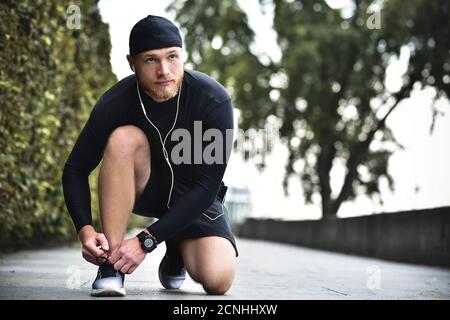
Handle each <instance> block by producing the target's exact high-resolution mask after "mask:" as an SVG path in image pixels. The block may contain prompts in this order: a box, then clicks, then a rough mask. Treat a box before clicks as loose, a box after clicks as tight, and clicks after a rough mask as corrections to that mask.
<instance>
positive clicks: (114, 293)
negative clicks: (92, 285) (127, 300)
mask: <svg viewBox="0 0 450 320" xmlns="http://www.w3.org/2000/svg"><path fill="white" fill-rule="evenodd" d="M125 295H126V292H125V288H103V289H92V291H91V296H93V297H123V296H125Z"/></svg>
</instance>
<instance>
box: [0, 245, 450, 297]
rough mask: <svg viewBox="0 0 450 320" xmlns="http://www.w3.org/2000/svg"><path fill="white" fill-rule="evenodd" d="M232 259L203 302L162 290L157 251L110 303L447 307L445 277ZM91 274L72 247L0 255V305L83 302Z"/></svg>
mask: <svg viewBox="0 0 450 320" xmlns="http://www.w3.org/2000/svg"><path fill="white" fill-rule="evenodd" d="M237 245H238V249H239V253H240V256H239V257H238V260H237V273H236V278H235V282H234V285H233V287H232V288H231V289H230V291H229V292H228V293H227V294H226V295H225V296H208V295H206V294H205V293H204V292H203V289H202V287H201V286H200V285H199V284H197V283H195V282H194V281H192V280H191V279H190V278H188V279H186V281H185V283H184V284H183V286H182V287H181V289H180V290H164V289H163V288H162V286H161V285H160V283H159V280H158V275H157V270H158V265H159V262H160V260H161V258H162V255H163V254H164V252H165V246H164V245H162V246H160V247H158V248H157V249H156V250H155V251H154V252H153V253H152V254H151V255H150V256H148V257H147V258H146V259H145V260H144V262H143V263H142V265H141V266H140V267H139V268H138V269H137V270H136V271H135V273H134V274H132V275H129V276H126V278H125V285H126V290H127V296H126V297H125V298H115V299H162V300H164V299H170V300H173V299H189V300H196V299H236V300H240V299H250V300H253V299H262V300H276V299H286V300H292V299H295V300H297V299H358V300H359V299H419V300H422V299H450V270H449V269H443V268H435V267H429V266H419V265H409V264H402V263H395V262H388V261H383V260H377V259H369V258H363V257H356V256H350V255H344V254H338V253H331V252H325V251H319V250H312V249H307V248H301V247H296V246H291V245H285V244H277V243H271V242H266V241H254V240H246V239H239V238H238V239H237ZM96 272H97V268H96V267H95V266H93V265H91V264H89V263H87V262H85V261H84V260H83V259H82V257H81V251H80V249H79V248H75V247H65V248H58V249H48V250H30V251H20V252H17V253H12V254H1V255H0V299H105V298H93V297H90V295H89V293H90V286H91V284H92V280H93V279H94V277H95V275H96Z"/></svg>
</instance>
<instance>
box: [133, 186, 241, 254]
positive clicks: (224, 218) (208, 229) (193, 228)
mask: <svg viewBox="0 0 450 320" xmlns="http://www.w3.org/2000/svg"><path fill="white" fill-rule="evenodd" d="M226 190H227V187H225V186H224V185H222V187H221V188H220V190H219V192H218V195H217V197H216V199H215V200H214V202H213V204H212V205H211V206H210V207H209V208H208V209H206V211H205V212H203V213H202V214H201V215H200V216H199V217H198V218H197V220H195V221H194V222H193V223H192V224H191V225H189V226H188V227H186V228H185V229H183V230H182V231H181V232H180V233H179V234H177V235H176V236H175V237H174V238H172V239H169V240H170V241H174V242H176V241H179V240H184V239H195V238H201V237H208V236H217V237H222V238H225V239H228V240H229V241H230V242H231V244H232V245H233V247H234V250H235V252H236V257H237V256H238V255H239V252H238V250H237V246H236V240H235V239H234V235H233V232H232V230H231V222H230V217H229V214H228V211H227V209H226V208H225V206H224V204H223V203H224V200H225V193H226ZM133 212H134V213H136V214H139V215H142V216H146V217H154V215H152V214H151V210H150V209H147V208H146V206H145V202H144V201H142V199H141V201H139V203H138V204H136V205H135V207H134V209H133Z"/></svg>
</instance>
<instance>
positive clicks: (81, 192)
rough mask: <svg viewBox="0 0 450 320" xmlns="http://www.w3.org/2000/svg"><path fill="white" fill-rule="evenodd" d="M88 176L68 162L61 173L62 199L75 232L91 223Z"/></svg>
mask: <svg viewBox="0 0 450 320" xmlns="http://www.w3.org/2000/svg"><path fill="white" fill-rule="evenodd" d="M88 177H89V175H88V174H85V173H82V172H80V171H78V170H76V169H75V168H73V166H71V165H70V164H69V163H67V164H66V165H65V167H64V171H63V175H62V188H63V193H64V200H65V203H66V207H67V210H68V211H69V214H70V216H71V218H72V221H73V223H74V225H75V228H76V231H77V233H79V232H80V230H81V229H82V228H83V227H84V226H86V225H92V215H91V193H90V188H89V180H88Z"/></svg>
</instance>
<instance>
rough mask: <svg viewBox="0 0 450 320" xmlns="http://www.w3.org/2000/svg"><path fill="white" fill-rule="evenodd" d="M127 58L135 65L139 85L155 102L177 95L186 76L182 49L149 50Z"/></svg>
mask: <svg viewBox="0 0 450 320" xmlns="http://www.w3.org/2000/svg"><path fill="white" fill-rule="evenodd" d="M127 58H128V61H129V62H130V64H134V68H135V73H136V77H137V79H138V81H139V84H140V85H141V87H142V88H143V89H144V90H145V92H146V93H147V94H148V95H149V96H150V97H152V99H153V100H155V101H157V102H162V101H166V100H169V99H170V98H173V97H174V96H176V95H177V92H178V88H179V87H180V84H181V81H182V80H183V75H184V70H183V61H182V51H181V48H179V47H170V48H163V49H156V50H149V51H144V52H141V53H138V54H137V55H135V56H133V57H131V56H128V57H127Z"/></svg>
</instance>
